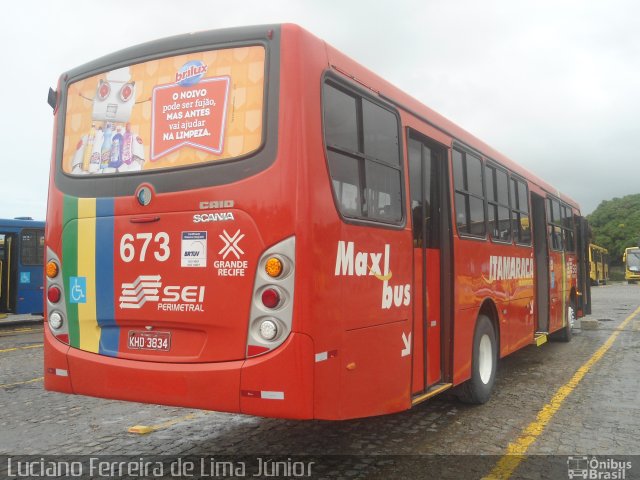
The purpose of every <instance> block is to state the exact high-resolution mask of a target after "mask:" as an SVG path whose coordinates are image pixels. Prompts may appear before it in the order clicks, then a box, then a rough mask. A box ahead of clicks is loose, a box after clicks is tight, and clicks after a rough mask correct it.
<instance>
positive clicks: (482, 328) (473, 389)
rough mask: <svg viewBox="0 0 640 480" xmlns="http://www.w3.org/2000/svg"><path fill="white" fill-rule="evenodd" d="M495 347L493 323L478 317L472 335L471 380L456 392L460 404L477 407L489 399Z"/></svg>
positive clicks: (494, 361)
mask: <svg viewBox="0 0 640 480" xmlns="http://www.w3.org/2000/svg"><path fill="white" fill-rule="evenodd" d="M497 345H498V342H497V341H496V331H495V329H494V328H493V323H492V322H491V320H490V319H489V317H487V316H486V315H479V316H478V321H477V322H476V329H475V333H474V335H473V355H472V360H471V378H470V379H469V380H467V381H466V382H465V383H463V384H462V385H461V386H460V388H459V390H458V398H459V399H460V400H461V401H462V402H464V403H472V404H477V405H479V404H482V403H486V402H487V401H488V400H489V398H490V397H491V392H492V390H493V384H494V383H495V379H496V368H497V364H498V348H497Z"/></svg>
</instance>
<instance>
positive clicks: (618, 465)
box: [567, 456, 631, 480]
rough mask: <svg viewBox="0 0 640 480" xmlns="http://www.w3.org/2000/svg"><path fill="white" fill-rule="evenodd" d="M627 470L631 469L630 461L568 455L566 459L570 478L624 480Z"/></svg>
mask: <svg viewBox="0 0 640 480" xmlns="http://www.w3.org/2000/svg"><path fill="white" fill-rule="evenodd" d="M627 470H631V462H630V461H624V460H616V459H615V458H606V459H602V458H598V457H595V456H594V457H588V456H570V457H569V458H568V459H567V475H568V476H569V478H570V479H573V478H582V479H585V480H624V479H626V478H627Z"/></svg>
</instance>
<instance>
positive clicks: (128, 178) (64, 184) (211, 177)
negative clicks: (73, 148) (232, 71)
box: [54, 27, 281, 198]
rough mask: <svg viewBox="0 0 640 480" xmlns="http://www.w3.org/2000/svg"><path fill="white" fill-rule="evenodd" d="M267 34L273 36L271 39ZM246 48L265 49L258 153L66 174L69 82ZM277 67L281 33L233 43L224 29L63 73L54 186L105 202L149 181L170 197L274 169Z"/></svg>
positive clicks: (253, 30)
mask: <svg viewBox="0 0 640 480" xmlns="http://www.w3.org/2000/svg"><path fill="white" fill-rule="evenodd" d="M269 32H272V33H271V37H269ZM250 46H261V47H263V48H264V49H265V60H264V69H265V70H264V90H263V95H264V100H263V112H262V122H263V128H262V140H261V143H260V146H259V147H258V148H257V149H256V150H254V151H253V152H251V153H249V154H246V155H243V156H240V157H235V158H232V159H226V160H220V161H211V162H204V163H201V164H195V165H187V166H181V167H175V168H166V169H159V170H146V171H145V170H143V171H139V172H131V173H127V174H126V175H121V174H117V173H110V174H101V175H86V176H79V175H70V174H67V173H65V172H64V170H63V168H62V162H63V158H62V157H63V151H64V137H65V134H64V132H65V126H66V118H67V115H66V110H67V108H66V107H67V100H68V91H69V90H68V89H69V85H70V84H72V83H74V82H77V81H80V80H83V79H86V78H89V77H93V76H95V75H99V74H102V73H105V72H109V71H111V70H115V69H118V68H122V67H126V66H130V65H134V64H139V63H144V62H148V61H152V60H159V59H163V58H171V57H175V56H178V55H185V54H190V53H198V52H204V51H214V50H223V49H232V48H243V47H250ZM280 67H281V54H280V29H279V28H276V29H273V30H271V29H269V28H264V27H247V28H245V29H242V30H239V31H238V32H236V38H232V39H230V38H229V37H228V33H224V31H223V32H222V33H220V32H216V31H213V32H199V33H196V34H193V35H191V36H189V37H181V38H180V39H179V42H178V43H176V39H171V38H169V39H161V40H157V41H155V42H149V43H146V44H143V45H139V46H138V47H131V48H128V49H125V50H122V51H119V52H115V53H112V54H110V55H107V56H105V57H103V58H101V59H98V60H94V61H92V62H89V63H87V64H85V65H82V66H80V67H77V68H75V69H73V70H70V71H68V72H66V73H64V74H62V75H61V77H60V82H59V89H58V90H59V101H58V105H59V110H58V113H57V127H56V132H55V140H54V141H55V145H56V147H55V155H56V158H55V175H54V181H55V185H56V188H58V189H59V190H60V191H61V192H62V193H65V194H68V195H73V196H78V197H88V198H103V197H114V196H116V197H120V196H128V195H134V194H135V192H136V190H137V188H138V186H139V185H140V184H142V183H151V184H153V186H154V189H155V191H156V192H157V193H169V192H180V191H186V190H192V189H197V188H204V187H213V186H220V185H226V184H229V183H234V182H237V181H240V180H243V179H245V178H248V177H250V176H253V175H256V174H258V173H260V172H262V171H264V170H266V169H267V168H269V167H270V166H271V165H273V163H274V162H275V161H276V159H277V155H278V126H279V110H280V107H279V91H280V83H281V82H280V76H281V75H280V70H281V68H280ZM196 173H197V174H196ZM114 180H116V181H114Z"/></svg>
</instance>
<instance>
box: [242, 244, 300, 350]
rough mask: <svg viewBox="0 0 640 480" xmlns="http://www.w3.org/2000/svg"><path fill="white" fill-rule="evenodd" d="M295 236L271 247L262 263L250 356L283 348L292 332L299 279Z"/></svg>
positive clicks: (255, 287) (256, 285)
mask: <svg viewBox="0 0 640 480" xmlns="http://www.w3.org/2000/svg"><path fill="white" fill-rule="evenodd" d="M295 255H296V240H295V237H291V238H288V239H286V240H283V241H282V242H280V243H278V244H277V245H274V246H273V247H271V248H269V249H268V250H267V251H266V252H264V253H263V254H262V256H261V257H260V260H259V261H258V268H257V270H256V279H255V282H254V285H253V301H252V302H251V313H250V317H249V334H248V337H247V357H254V356H256V355H261V354H263V353H267V352H269V351H270V350H273V349H274V348H276V347H278V346H280V345H281V344H282V342H284V341H285V340H286V338H287V337H288V336H289V334H290V333H291V327H292V321H293V298H294V297H293V289H294V284H295V282H294V280H295Z"/></svg>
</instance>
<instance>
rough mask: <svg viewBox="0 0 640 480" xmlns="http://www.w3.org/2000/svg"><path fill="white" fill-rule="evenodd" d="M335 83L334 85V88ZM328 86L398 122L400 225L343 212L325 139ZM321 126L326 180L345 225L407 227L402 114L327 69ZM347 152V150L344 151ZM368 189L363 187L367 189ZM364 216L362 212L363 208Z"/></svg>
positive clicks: (321, 102) (387, 164)
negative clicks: (386, 114)
mask: <svg viewBox="0 0 640 480" xmlns="http://www.w3.org/2000/svg"><path fill="white" fill-rule="evenodd" d="M331 83H333V84H334V85H331ZM327 84H329V85H330V86H333V88H337V89H338V90H340V89H342V90H346V92H349V93H350V94H352V95H356V96H360V97H361V98H365V99H367V100H368V101H370V102H371V103H373V104H375V105H377V106H379V107H381V108H383V109H385V110H387V111H389V112H391V113H393V114H394V116H395V117H396V119H397V128H398V156H399V157H398V159H399V173H400V220H399V221H398V222H385V221H383V220H379V219H371V218H368V217H364V216H358V217H351V216H346V215H344V214H343V212H342V210H341V209H340V201H339V199H338V197H337V193H336V189H335V188H334V186H333V178H332V176H331V170H330V168H329V145H328V144H327V142H326V136H325V111H324V102H325V93H324V87H325V85H327ZM349 93H347V94H349ZM320 106H321V108H320V110H321V114H320V123H321V140H322V148H323V155H324V163H325V169H326V174H327V179H328V181H329V188H330V189H331V197H332V198H333V205H334V208H335V211H336V213H337V214H338V216H339V217H340V219H341V220H342V222H344V223H346V224H350V225H361V226H369V227H378V228H385V229H391V230H403V229H404V228H405V227H406V225H407V208H406V201H407V193H406V190H407V188H406V181H405V170H406V165H405V164H406V162H407V161H408V159H407V158H406V155H405V154H406V152H405V150H406V149H405V148H404V139H403V137H402V132H403V124H402V116H401V115H400V112H399V110H398V109H397V107H396V106H395V105H394V104H392V103H389V102H388V101H386V100H384V99H382V98H381V97H380V96H375V95H372V92H371V91H370V90H367V89H365V88H363V87H361V86H360V85H358V84H356V83H353V82H351V81H349V80H348V79H345V78H344V77H342V76H340V75H338V74H337V73H336V72H334V71H333V70H325V71H324V73H323V74H322V76H321V77H320ZM345 152H346V150H345ZM349 153H352V154H354V155H355V154H356V153H357V155H358V157H362V159H363V161H364V162H367V161H374V162H375V163H377V164H380V165H385V166H389V167H393V165H391V164H389V163H388V162H384V161H380V160H367V158H369V157H367V156H366V155H365V154H364V152H349ZM364 188H365V187H363V190H364ZM362 205H363V200H361V201H360V206H362ZM361 215H362V209H361Z"/></svg>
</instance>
